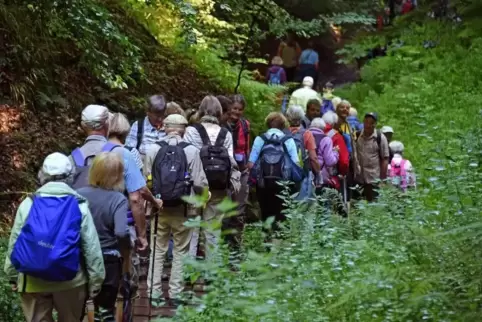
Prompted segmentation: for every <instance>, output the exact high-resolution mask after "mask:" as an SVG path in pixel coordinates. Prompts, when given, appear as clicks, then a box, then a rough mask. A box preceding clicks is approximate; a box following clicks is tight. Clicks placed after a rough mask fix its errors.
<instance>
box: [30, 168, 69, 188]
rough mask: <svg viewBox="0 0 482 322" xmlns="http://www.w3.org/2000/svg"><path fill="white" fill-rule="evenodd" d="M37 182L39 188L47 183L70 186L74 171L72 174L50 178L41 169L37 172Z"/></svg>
mask: <svg viewBox="0 0 482 322" xmlns="http://www.w3.org/2000/svg"><path fill="white" fill-rule="evenodd" d="M38 181H39V182H40V185H41V186H43V185H45V184H47V183H49V182H63V183H65V184H67V185H69V186H70V185H72V183H73V182H74V171H73V170H72V172H70V173H67V174H62V175H55V176H51V175H48V174H46V173H44V172H43V171H42V169H40V171H39V172H38Z"/></svg>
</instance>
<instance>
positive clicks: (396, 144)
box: [388, 141, 405, 153]
mask: <svg viewBox="0 0 482 322" xmlns="http://www.w3.org/2000/svg"><path fill="white" fill-rule="evenodd" d="M388 146H389V147H390V151H392V153H402V152H403V149H404V148H405V147H404V146H403V143H402V142H400V141H392V142H390V144H389V145H388Z"/></svg>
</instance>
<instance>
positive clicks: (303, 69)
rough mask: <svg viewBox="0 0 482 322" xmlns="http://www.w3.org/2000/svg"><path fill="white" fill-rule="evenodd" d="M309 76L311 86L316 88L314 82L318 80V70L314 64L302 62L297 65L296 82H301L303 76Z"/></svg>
mask: <svg viewBox="0 0 482 322" xmlns="http://www.w3.org/2000/svg"><path fill="white" fill-rule="evenodd" d="M307 76H311V77H312V78H313V81H314V83H313V88H316V84H317V82H318V71H317V70H316V67H315V65H308V64H302V65H300V66H299V69H298V73H297V74H296V76H295V81H296V82H300V83H301V82H302V81H303V78H305V77H307Z"/></svg>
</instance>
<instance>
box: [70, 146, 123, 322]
mask: <svg viewBox="0 0 482 322" xmlns="http://www.w3.org/2000/svg"><path fill="white" fill-rule="evenodd" d="M123 192H124V165H123V162H122V158H121V157H120V156H119V155H117V154H115V153H101V154H99V155H97V156H96V157H95V158H94V161H93V162H92V166H91V168H90V173H89V186H88V187H85V188H81V189H79V190H78V193H79V194H80V195H82V196H83V197H85V198H86V199H87V201H88V203H89V209H90V212H91V214H92V218H93V219H94V223H95V227H96V229H97V234H98V235H99V240H100V246H101V248H102V254H103V257H104V267H105V273H106V275H105V279H104V282H103V284H102V289H101V290H100V293H99V294H98V295H97V296H96V297H95V298H94V317H95V318H94V319H95V320H96V321H105V322H114V321H115V304H116V300H117V292H118V290H119V286H120V282H121V278H122V261H123V260H128V259H126V258H122V249H121V248H124V249H125V248H127V249H129V248H130V240H129V231H128V230H127V216H126V214H127V208H128V201H127V198H126V197H125V196H124V194H123Z"/></svg>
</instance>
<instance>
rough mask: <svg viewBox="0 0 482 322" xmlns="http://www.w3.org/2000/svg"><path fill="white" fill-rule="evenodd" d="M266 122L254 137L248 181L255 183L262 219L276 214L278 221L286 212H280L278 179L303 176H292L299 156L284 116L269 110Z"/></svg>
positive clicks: (284, 179)
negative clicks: (265, 126)
mask: <svg viewBox="0 0 482 322" xmlns="http://www.w3.org/2000/svg"><path fill="white" fill-rule="evenodd" d="M265 122H266V125H267V127H268V130H267V131H266V132H265V133H264V134H263V135H261V136H258V137H256V139H255V140H254V143H253V147H252V149H251V154H250V156H249V162H248V168H249V169H251V174H250V181H251V183H252V184H253V185H255V186H256V195H257V199H258V202H259V206H260V210H261V220H263V221H265V220H266V219H267V218H268V217H275V222H281V221H284V220H285V215H284V214H283V213H282V210H283V201H282V200H281V199H280V198H279V197H278V195H279V194H280V193H281V192H282V191H283V189H284V188H283V187H282V186H280V185H279V184H278V182H280V181H296V182H297V183H299V182H301V180H302V179H303V177H302V176H301V177H300V176H297V177H295V176H294V174H296V173H295V172H296V170H297V169H296V168H299V169H300V170H301V167H300V158H299V156H298V151H297V148H296V143H295V141H294V139H293V138H292V137H291V135H290V134H289V130H288V129H286V124H287V123H288V121H287V120H286V118H285V116H284V115H283V114H281V113H278V112H271V113H270V114H268V116H267V117H266V120H265ZM287 130H288V131H287Z"/></svg>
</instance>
